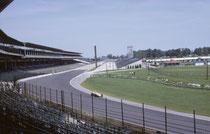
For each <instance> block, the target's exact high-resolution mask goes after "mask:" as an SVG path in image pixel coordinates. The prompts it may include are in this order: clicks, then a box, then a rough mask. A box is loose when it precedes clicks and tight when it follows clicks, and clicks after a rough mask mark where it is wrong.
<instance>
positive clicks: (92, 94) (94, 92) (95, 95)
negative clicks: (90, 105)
mask: <svg viewBox="0 0 210 134" xmlns="http://www.w3.org/2000/svg"><path fill="white" fill-rule="evenodd" d="M91 96H94V97H103V94H100V93H97V92H96V91H93V92H92V93H91Z"/></svg>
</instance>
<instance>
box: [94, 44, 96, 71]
mask: <svg viewBox="0 0 210 134" xmlns="http://www.w3.org/2000/svg"><path fill="white" fill-rule="evenodd" d="M94 52H95V66H96V68H97V50H96V46H94Z"/></svg>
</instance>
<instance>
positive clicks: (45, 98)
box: [44, 87, 47, 101]
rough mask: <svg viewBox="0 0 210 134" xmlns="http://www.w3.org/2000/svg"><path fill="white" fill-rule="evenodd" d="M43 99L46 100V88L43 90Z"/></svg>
mask: <svg viewBox="0 0 210 134" xmlns="http://www.w3.org/2000/svg"><path fill="white" fill-rule="evenodd" d="M44 99H45V101H46V100H47V95H46V87H45V88H44Z"/></svg>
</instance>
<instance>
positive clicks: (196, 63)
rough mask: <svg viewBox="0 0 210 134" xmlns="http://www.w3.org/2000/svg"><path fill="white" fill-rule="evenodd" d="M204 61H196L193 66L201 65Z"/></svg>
mask: <svg viewBox="0 0 210 134" xmlns="http://www.w3.org/2000/svg"><path fill="white" fill-rule="evenodd" d="M203 65H204V62H203V61H196V62H195V66H203Z"/></svg>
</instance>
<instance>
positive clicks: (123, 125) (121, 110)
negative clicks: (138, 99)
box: [121, 99, 124, 127]
mask: <svg viewBox="0 0 210 134" xmlns="http://www.w3.org/2000/svg"><path fill="white" fill-rule="evenodd" d="M121 114H122V126H123V127H124V115H123V102H122V99H121Z"/></svg>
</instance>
